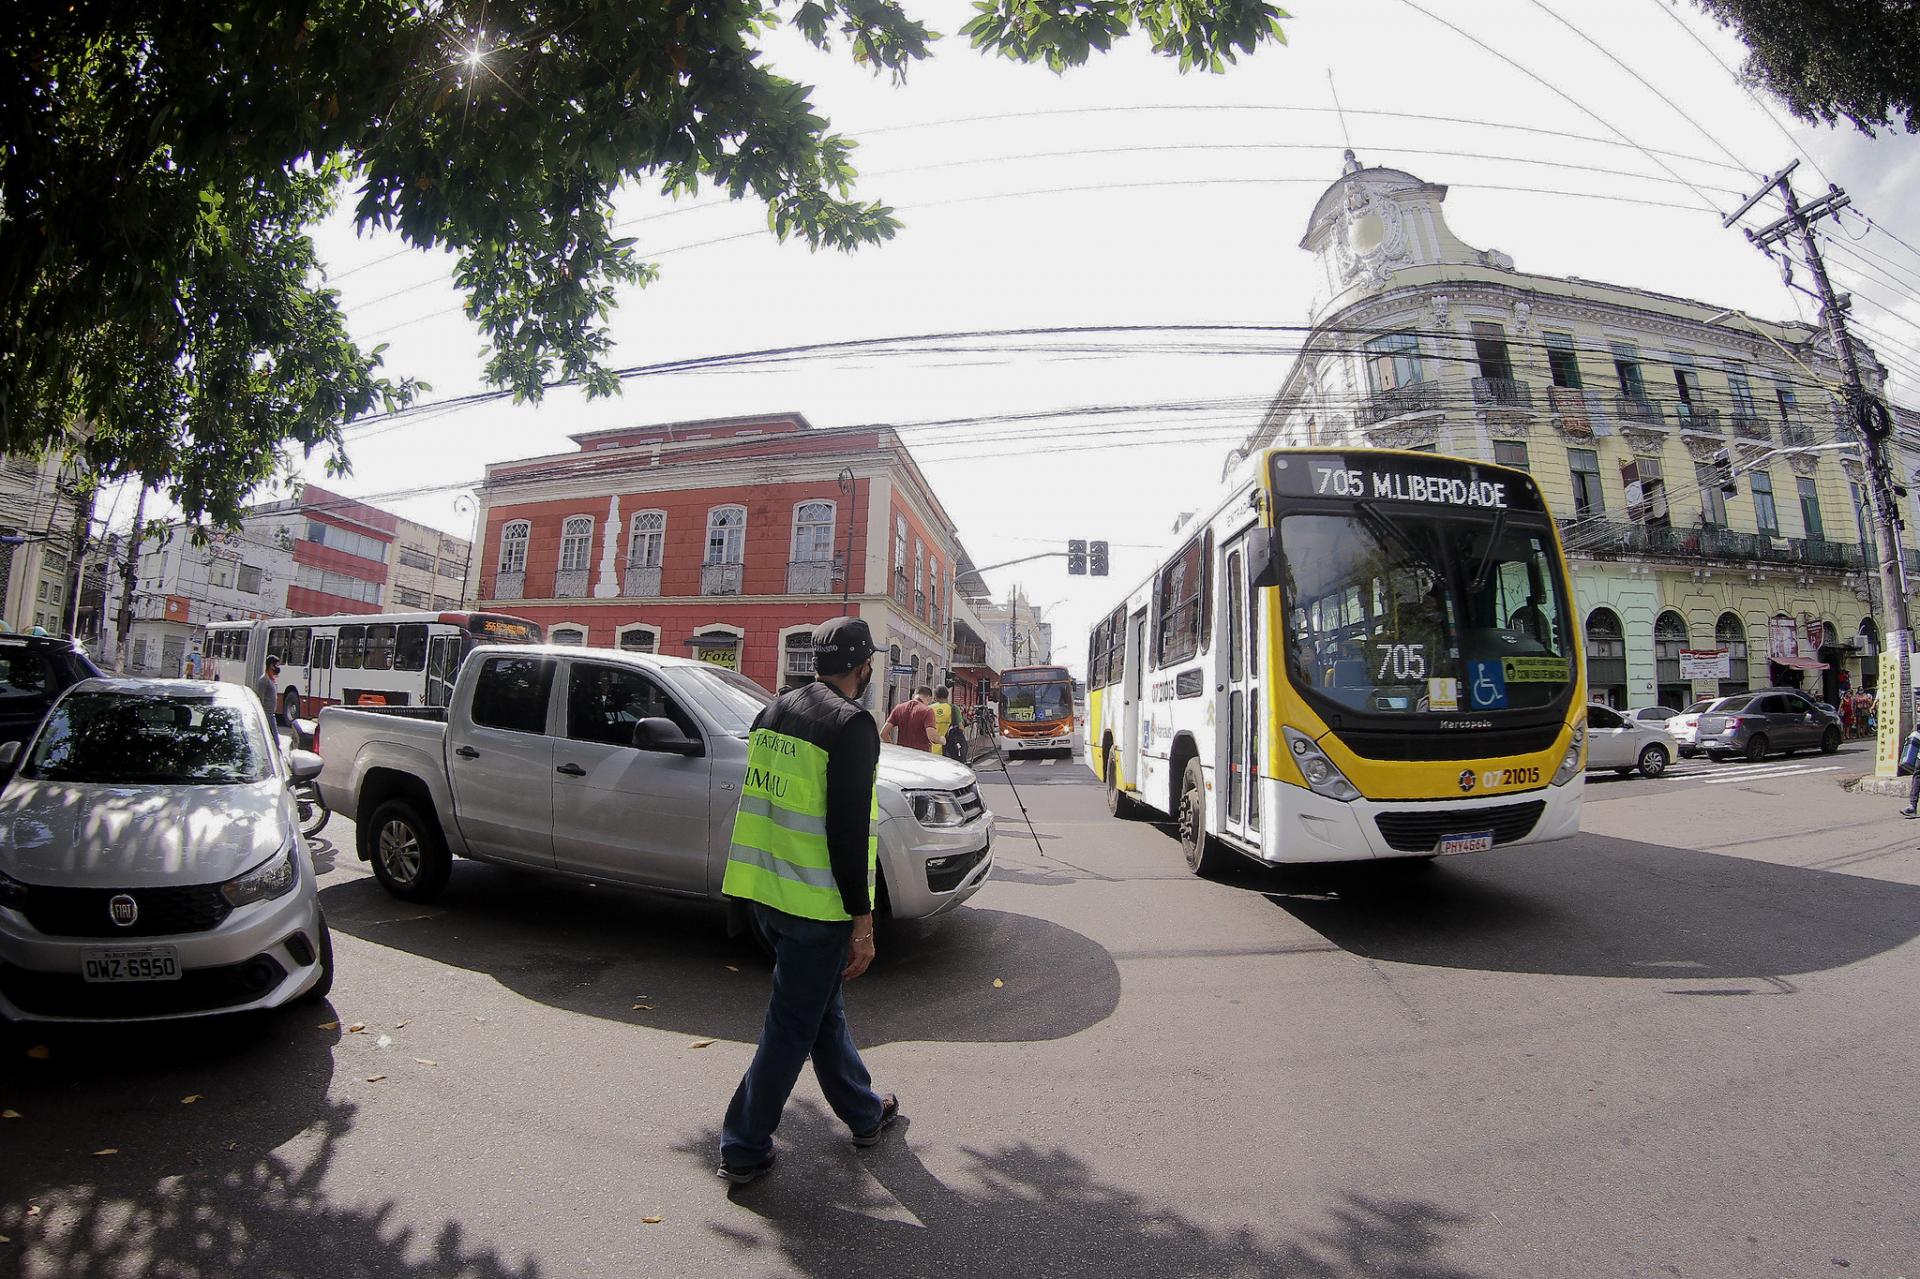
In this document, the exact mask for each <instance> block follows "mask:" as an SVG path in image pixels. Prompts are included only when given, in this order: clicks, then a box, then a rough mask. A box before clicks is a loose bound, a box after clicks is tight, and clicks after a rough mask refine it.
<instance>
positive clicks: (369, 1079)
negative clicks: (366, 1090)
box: [367, 1075, 386, 1084]
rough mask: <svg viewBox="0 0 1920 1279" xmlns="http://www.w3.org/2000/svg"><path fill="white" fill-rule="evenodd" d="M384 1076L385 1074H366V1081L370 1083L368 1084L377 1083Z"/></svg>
mask: <svg viewBox="0 0 1920 1279" xmlns="http://www.w3.org/2000/svg"><path fill="white" fill-rule="evenodd" d="M385 1078H386V1076H385V1075H368V1076H367V1082H368V1083H370V1084H377V1083H379V1082H380V1081H381V1080H382V1079H385Z"/></svg>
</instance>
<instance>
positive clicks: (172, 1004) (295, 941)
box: [0, 679, 333, 1021]
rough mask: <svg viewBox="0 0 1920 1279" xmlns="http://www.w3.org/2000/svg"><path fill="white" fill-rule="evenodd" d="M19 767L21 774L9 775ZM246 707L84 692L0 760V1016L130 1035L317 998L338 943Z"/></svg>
mask: <svg viewBox="0 0 1920 1279" xmlns="http://www.w3.org/2000/svg"><path fill="white" fill-rule="evenodd" d="M16 766H17V771H15V770H16ZM319 771H320V759H319V757H318V756H316V755H311V754H308V753H307V752H305V751H282V749H281V748H280V746H279V744H278V743H277V742H276V741H275V740H274V737H273V734H272V733H271V731H270V730H269V726H268V724H267V718H266V715H265V713H264V712H263V711H262V710H261V707H260V703H259V700H258V699H257V698H255V697H254V695H253V693H252V691H251V690H248V689H241V688H237V687H233V686H229V685H224V684H207V683H199V682H191V681H186V680H126V679H91V680H87V681H85V682H83V683H80V684H76V685H74V686H73V687H72V688H70V689H68V690H67V691H66V692H65V693H64V694H62V696H61V697H60V700H59V701H57V702H55V703H54V705H53V709H52V710H51V711H50V712H49V713H48V716H47V719H46V721H45V723H43V724H42V725H41V727H40V731H39V733H38V735H37V736H36V737H35V738H34V740H33V742H32V744H31V745H30V746H29V747H28V748H27V750H26V751H25V752H22V751H21V749H20V747H19V744H18V743H8V744H6V745H5V746H0V775H4V774H8V773H11V774H12V776H11V777H8V778H6V780H5V786H4V789H0V1017H5V1018H7V1019H11V1020H36V1021H140V1020H148V1019H155V1018H169V1017H189V1016H195V1015H199V1014H203V1013H213V1012H239V1011H243V1010H246V1009H254V1008H272V1007H276V1006H278V1005H280V1004H284V1003H287V1002H289V1001H291V1000H295V999H300V998H315V999H317V998H320V997H322V996H324V995H325V994H326V993H327V991H328V989H329V988H330V987H331V985H332V982H333V944H332V941H331V939H330V938H329V936H328V933H327V925H326V920H325V919H324V918H322V916H321V913H320V905H319V902H318V900H317V898H316V896H315V891H314V879H313V866H312V862H311V860H310V858H309V856H308V854H307V851H306V846H305V843H304V841H303V840H302V839H301V838H300V830H299V821H298V818H297V816H296V812H295V807H294V801H293V797H292V795H291V794H290V793H289V789H288V788H289V786H290V785H291V784H292V783H293V782H294V781H296V780H300V779H304V778H310V777H313V776H314V775H316V774H317V773H318V772H319Z"/></svg>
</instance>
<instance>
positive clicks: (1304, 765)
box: [1280, 724, 1360, 804]
mask: <svg viewBox="0 0 1920 1279" xmlns="http://www.w3.org/2000/svg"><path fill="white" fill-rule="evenodd" d="M1280 732H1281V733H1282V734H1283V735H1284V736H1285V737H1286V739H1287V749H1288V750H1289V751H1291V752H1292V753H1293V764H1294V767H1295V768H1298V769H1299V770H1300V776H1302V777H1304V778H1306V779H1307V787H1308V789H1310V790H1311V791H1313V793H1314V794H1316V795H1325V796H1326V797H1327V798H1328V799H1337V800H1339V801H1340V802H1341V803H1343V804H1350V803H1352V802H1353V801H1354V800H1356V799H1359V798H1360V788H1359V787H1358V786H1355V785H1354V784H1353V783H1352V782H1350V781H1348V780H1347V778H1346V774H1344V773H1342V772H1341V771H1340V769H1339V767H1338V766H1337V765H1335V764H1334V762H1333V761H1332V760H1330V759H1328V758H1327V755H1326V752H1325V751H1323V750H1321V749H1320V747H1319V745H1318V744H1317V743H1316V742H1315V741H1314V740H1313V739H1312V738H1311V737H1308V736H1307V735H1306V734H1305V733H1303V732H1301V731H1300V730H1299V729H1297V728H1288V727H1287V726H1286V725H1284V724H1282V725H1281V726H1280Z"/></svg>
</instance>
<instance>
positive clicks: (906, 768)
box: [880, 746, 973, 790]
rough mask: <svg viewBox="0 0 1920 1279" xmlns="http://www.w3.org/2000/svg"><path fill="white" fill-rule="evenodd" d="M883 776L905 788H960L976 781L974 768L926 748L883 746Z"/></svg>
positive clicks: (881, 762)
mask: <svg viewBox="0 0 1920 1279" xmlns="http://www.w3.org/2000/svg"><path fill="white" fill-rule="evenodd" d="M880 780H881V781H883V782H891V783H892V784H893V785H895V786H898V787H899V788H900V789H902V790H959V789H961V788H962V787H964V786H969V785H971V784H972V783H973V770H972V769H970V768H968V767H967V766H966V765H964V764H956V763H954V762H953V761H952V760H950V759H944V758H942V757H941V756H939V755H929V754H928V753H927V752H925V751H916V750H909V749H907V748H906V747H904V746H882V747H881V748H880Z"/></svg>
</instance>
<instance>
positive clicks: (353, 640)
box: [333, 626, 367, 671]
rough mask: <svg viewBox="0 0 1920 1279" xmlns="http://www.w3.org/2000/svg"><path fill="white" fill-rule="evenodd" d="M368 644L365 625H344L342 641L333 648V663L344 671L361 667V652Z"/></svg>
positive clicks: (341, 633)
mask: <svg viewBox="0 0 1920 1279" xmlns="http://www.w3.org/2000/svg"><path fill="white" fill-rule="evenodd" d="M366 644H367V628H366V627H364V626H342V627H341V628H340V641H339V644H338V645H337V646H336V647H335V648H334V650H333V664H334V665H335V666H337V667H339V668H340V669H341V670H343V671H357V670H359V669H360V654H361V653H362V652H363V651H365V649H366Z"/></svg>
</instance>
